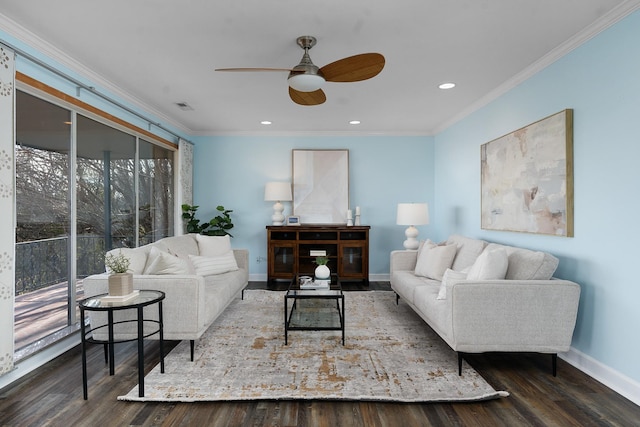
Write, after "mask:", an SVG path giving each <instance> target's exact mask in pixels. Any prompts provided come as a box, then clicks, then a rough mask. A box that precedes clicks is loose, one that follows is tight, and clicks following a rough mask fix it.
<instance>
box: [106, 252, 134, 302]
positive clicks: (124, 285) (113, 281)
mask: <svg viewBox="0 0 640 427" xmlns="http://www.w3.org/2000/svg"><path fill="white" fill-rule="evenodd" d="M104 264H105V266H106V267H107V272H109V295H112V296H124V295H129V294H130V293H132V292H133V274H131V273H129V258H127V257H126V256H125V255H124V254H123V253H122V251H119V252H118V254H117V255H114V254H113V253H110V254H107V256H106V257H105V259H104Z"/></svg>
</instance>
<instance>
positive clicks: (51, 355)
mask: <svg viewBox="0 0 640 427" xmlns="http://www.w3.org/2000/svg"><path fill="white" fill-rule="evenodd" d="M78 344H80V332H76V333H75V334H72V335H69V336H67V337H66V338H64V339H62V340H60V341H58V342H57V343H55V344H53V345H51V346H50V347H47V348H45V349H44V350H42V351H40V352H38V353H36V354H34V355H33V356H30V357H27V358H26V359H24V360H22V361H20V362H18V363H17V364H16V366H15V368H14V369H13V370H12V371H10V372H7V373H6V374H5V375H3V376H1V377H0V391H1V390H2V389H4V388H5V387H8V386H10V385H11V384H12V383H14V382H15V381H17V380H19V379H21V378H22V377H24V376H25V375H27V374H28V373H30V372H31V371H34V370H36V369H38V368H39V367H41V366H43V365H44V364H46V363H47V362H50V361H52V360H53V359H55V358H56V357H58V356H60V355H61V354H63V353H65V352H67V351H69V350H71V349H72V348H74V347H75V346H77V345H78ZM78 365H79V363H78ZM78 381H80V380H78Z"/></svg>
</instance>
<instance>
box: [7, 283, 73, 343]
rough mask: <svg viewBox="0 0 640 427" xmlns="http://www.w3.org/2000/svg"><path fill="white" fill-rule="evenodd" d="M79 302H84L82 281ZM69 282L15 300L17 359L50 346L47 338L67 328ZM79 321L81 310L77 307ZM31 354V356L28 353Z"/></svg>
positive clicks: (19, 296)
mask: <svg viewBox="0 0 640 427" xmlns="http://www.w3.org/2000/svg"><path fill="white" fill-rule="evenodd" d="M76 290H77V299H78V300H80V299H82V298H84V290H83V289H82V281H78V285H77V289H76ZM67 303H68V295H67V282H63V283H58V284H56V285H52V286H48V287H46V288H42V289H39V290H37V291H33V292H29V293H26V294H23V295H18V296H17V297H16V299H15V306H14V316H15V326H14V342H15V349H16V353H17V356H18V354H20V353H21V350H23V349H24V348H25V347H27V346H29V345H30V344H32V343H33V344H36V345H37V346H38V347H44V346H46V345H48V342H47V340H46V337H47V336H49V335H51V334H53V333H55V332H57V331H60V330H61V329H65V328H66V327H67V326H69V325H68V320H67V317H68V313H67ZM75 309H76V315H77V318H78V320H79V319H80V310H79V309H78V307H77V306H76V307H75ZM28 353H31V352H28Z"/></svg>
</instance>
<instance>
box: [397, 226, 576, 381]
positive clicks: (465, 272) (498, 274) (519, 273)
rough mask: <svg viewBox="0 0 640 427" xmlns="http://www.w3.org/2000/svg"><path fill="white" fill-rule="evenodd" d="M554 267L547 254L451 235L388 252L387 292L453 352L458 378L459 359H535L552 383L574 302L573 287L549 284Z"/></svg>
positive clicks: (569, 335)
mask: <svg viewBox="0 0 640 427" xmlns="http://www.w3.org/2000/svg"><path fill="white" fill-rule="evenodd" d="M452 248H453V249H452ZM425 249H426V250H425ZM452 253H453V255H451V254H452ZM490 264H492V265H490ZM557 266H558V259H557V258H555V257H553V256H552V255H550V254H548V253H545V252H538V251H531V250H527V249H522V248H516V247H512V246H504V245H499V244H495V243H488V242H486V241H483V240H477V239H471V238H468V237H464V236H460V235H452V236H450V237H449V238H448V239H447V241H446V242H443V243H441V244H439V245H435V244H433V242H427V243H426V244H425V243H424V242H421V247H420V249H419V250H418V251H393V252H392V253H391V266H390V267H391V270H390V273H391V287H392V289H393V290H394V291H395V292H396V295H397V300H398V298H402V299H403V300H404V301H405V302H406V303H407V304H408V305H409V306H410V307H411V308H412V309H413V310H415V311H416V313H418V314H419V315H420V316H421V317H422V318H423V319H424V320H425V322H426V323H427V324H428V325H429V326H430V327H431V328H432V329H433V330H434V331H435V332H436V333H438V335H440V337H442V339H443V340H444V341H445V342H446V343H447V344H448V345H449V346H450V347H451V348H452V349H453V350H455V351H456V352H457V353H458V369H459V373H460V372H461V369H462V359H463V354H464V353H483V352H538V353H548V354H551V355H552V370H553V375H554V376H555V375H556V366H557V353H559V352H566V351H568V350H569V347H570V345H571V339H572V335H573V330H574V327H575V323H576V317H577V312H578V302H579V299H580V286H579V285H578V284H576V283H574V282H571V281H568V280H559V279H554V278H552V275H553V273H554V272H555V270H556V268H557ZM416 273H418V274H416ZM397 300H396V301H397Z"/></svg>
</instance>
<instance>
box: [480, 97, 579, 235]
mask: <svg viewBox="0 0 640 427" xmlns="http://www.w3.org/2000/svg"><path fill="white" fill-rule="evenodd" d="M480 159H481V168H480V169H481V193H482V194H481V199H482V200H481V205H482V206H481V226H482V229H485V230H500V231H517V232H524V233H536V234H547V235H555V236H564V237H573V110H571V109H567V110H563V111H561V112H559V113H556V114H553V115H551V116H549V117H546V118H544V119H542V120H540V121H537V122H535V123H532V124H530V125H528V126H525V127H523V128H521V129H518V130H516V131H514V132H511V133H510V134H508V135H505V136H502V137H500V138H498V139H495V140H493V141H490V142H487V143H486V144H483V145H482V146H481V147H480Z"/></svg>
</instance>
